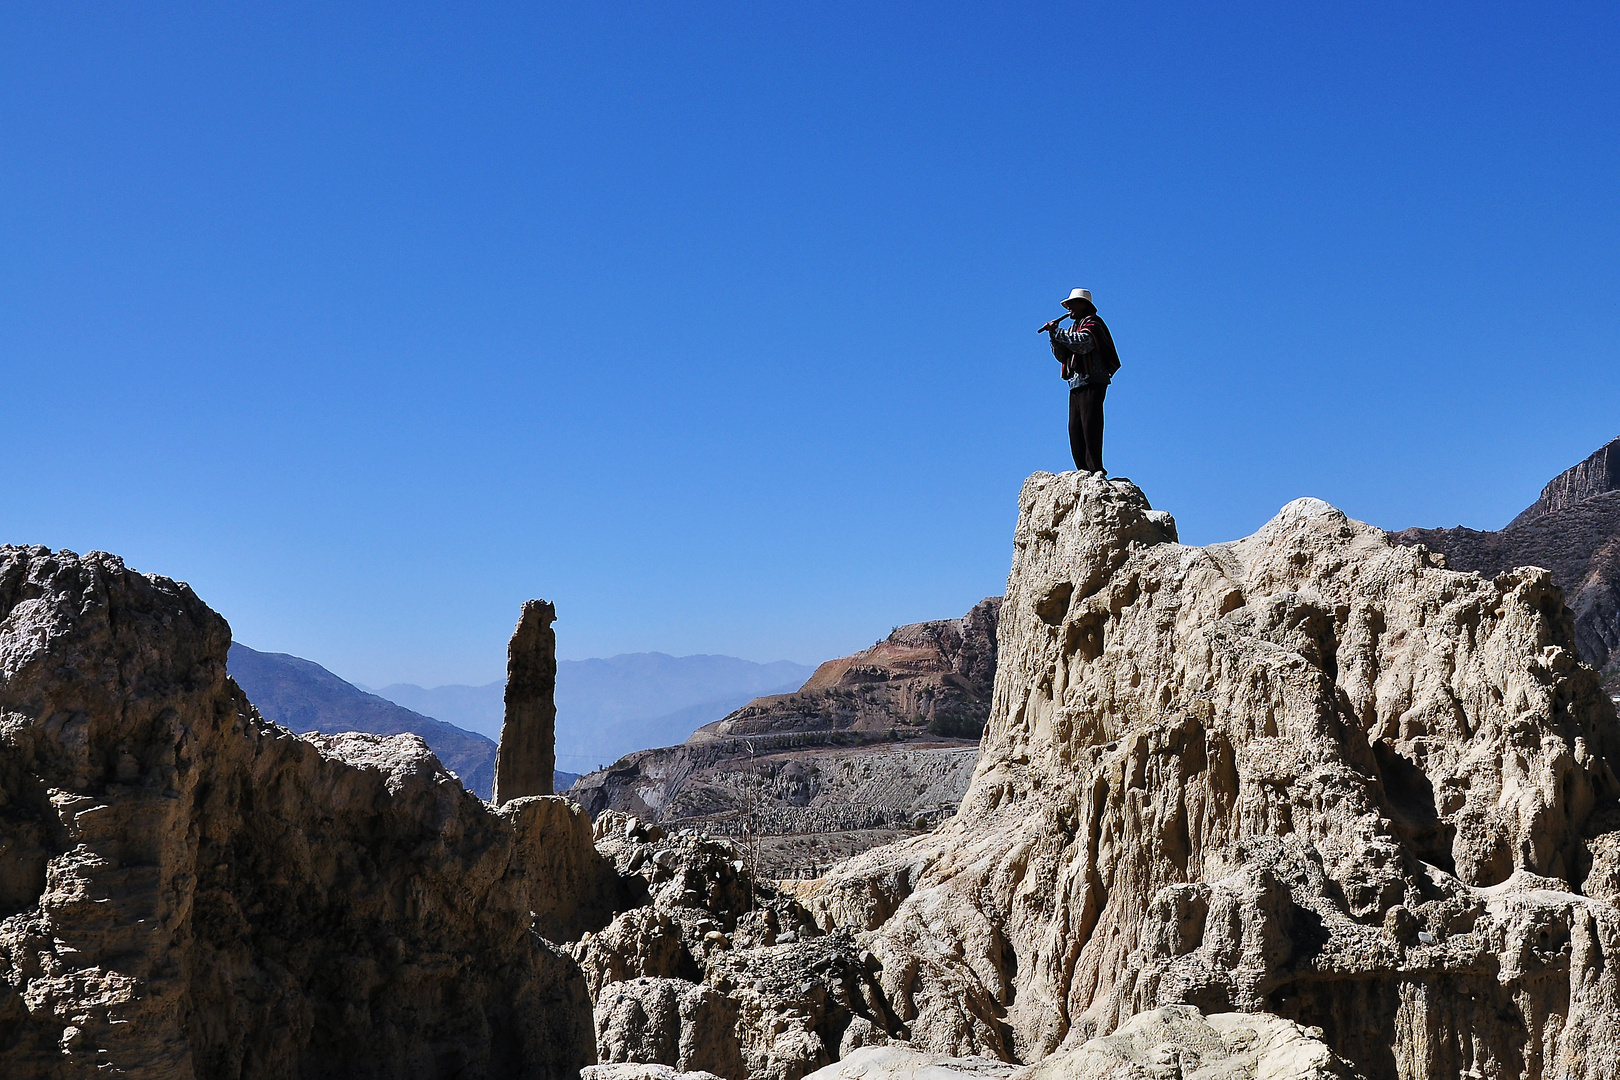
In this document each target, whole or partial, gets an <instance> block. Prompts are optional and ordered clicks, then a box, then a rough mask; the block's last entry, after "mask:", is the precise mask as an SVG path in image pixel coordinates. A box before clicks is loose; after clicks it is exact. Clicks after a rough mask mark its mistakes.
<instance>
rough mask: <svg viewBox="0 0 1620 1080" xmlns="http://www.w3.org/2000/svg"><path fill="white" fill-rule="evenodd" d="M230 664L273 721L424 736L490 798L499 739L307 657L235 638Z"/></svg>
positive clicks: (470, 786)
mask: <svg viewBox="0 0 1620 1080" xmlns="http://www.w3.org/2000/svg"><path fill="white" fill-rule="evenodd" d="M226 663H227V664H228V665H229V669H230V676H231V678H232V679H234V680H235V681H236V685H237V686H240V687H241V688H242V691H243V692H244V693H246V694H247V696H248V699H249V700H250V701H252V702H253V706H254V708H256V709H258V710H259V715H260V716H263V717H264V718H265V719H266V720H268V721H270V722H271V723H273V724H279V725H280V726H282V727H284V728H287V729H288V730H289V731H319V732H323V733H325V734H328V735H335V734H338V733H341V732H347V731H363V732H369V733H370V734H372V735H403V734H406V733H407V732H408V733H410V734H412V735H420V736H421V737H422V741H423V742H425V743H427V744H428V749H430V750H432V751H433V756H434V757H436V758H438V759H439V761H440V763H441V764H443V765H444V766H445V768H447V769H449V770H450V771H451V772H453V773H455V774H456V775H457V776H459V777H461V782H462V783H463V784H466V785H467V790H468V791H470V792H472V793H473V794H474V795H477V796H478V797H479V798H488V797H489V793H490V790H491V787H492V786H493V784H494V783H495V744H494V743H492V742H490V741H489V740H488V739H486V738H484V737H483V736H482V735H479V734H476V733H475V732H471V731H463V730H462V729H461V728H458V727H455V726H453V725H451V724H446V723H444V722H443V721H442V720H435V719H434V718H433V717H431V716H423V715H422V714H421V713H416V712H412V711H411V710H410V709H407V708H404V707H403V706H400V705H396V704H394V703H393V702H392V701H388V700H386V699H384V698H380V697H378V696H377V695H376V694H368V693H366V692H365V691H364V690H361V689H360V688H359V687H357V686H353V685H351V684H349V683H346V682H344V681H343V680H342V679H340V678H338V677H337V676H336V675H334V674H332V673H331V672H330V671H327V670H326V669H325V668H323V667H321V666H320V665H319V664H317V663H314V662H313V661H310V660H305V659H303V658H302V657H298V656H288V655H287V654H285V653H262V652H258V651H256V650H254V649H250V648H248V647H247V646H245V645H243V644H242V643H241V642H238V641H233V642H231V652H230V656H229V657H228V658H227V661H226Z"/></svg>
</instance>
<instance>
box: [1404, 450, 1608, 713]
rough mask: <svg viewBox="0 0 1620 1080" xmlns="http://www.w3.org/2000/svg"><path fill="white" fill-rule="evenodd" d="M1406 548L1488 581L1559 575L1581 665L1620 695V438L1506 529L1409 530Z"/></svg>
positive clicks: (1555, 483) (1561, 478) (1560, 479)
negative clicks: (1531, 570) (1519, 569)
mask: <svg viewBox="0 0 1620 1080" xmlns="http://www.w3.org/2000/svg"><path fill="white" fill-rule="evenodd" d="M1394 536H1395V539H1397V540H1399V541H1400V542H1402V543H1408V544H1423V545H1424V546H1426V547H1428V548H1429V549H1430V550H1431V551H1438V552H1441V553H1442V554H1443V555H1444V556H1445V558H1446V565H1448V566H1449V567H1450V568H1451V569H1453V570H1476V571H1478V572H1479V573H1481V574H1484V575H1485V576H1486V577H1495V576H1496V575H1497V574H1500V573H1503V572H1504V571H1507V570H1511V569H1513V568H1514V567H1515V566H1541V567H1545V568H1546V569H1548V570H1550V571H1552V578H1553V582H1554V583H1555V584H1556V585H1558V586H1559V587H1560V588H1561V589H1563V590H1564V595H1565V597H1566V598H1567V600H1568V603H1569V607H1570V610H1571V611H1572V612H1573V613H1574V616H1575V647H1576V650H1577V651H1578V652H1579V654H1580V656H1581V659H1583V660H1585V661H1586V662H1587V663H1589V664H1591V665H1592V666H1593V667H1596V668H1598V669H1599V670H1605V669H1607V673H1608V675H1609V676H1610V684H1609V685H1610V690H1611V692H1614V693H1617V694H1620V439H1616V440H1614V441H1613V442H1611V443H1609V444H1608V445H1607V446H1604V447H1602V448H1601V449H1599V450H1598V451H1597V452H1596V453H1594V454H1592V455H1591V456H1590V457H1588V458H1587V459H1586V460H1585V461H1583V462H1581V463H1580V464H1579V465H1575V466H1573V467H1571V468H1569V469H1566V470H1565V471H1564V472H1562V473H1560V474H1559V475H1558V476H1556V477H1554V478H1553V479H1552V481H1551V482H1550V483H1548V485H1547V486H1546V488H1544V489H1543V490H1542V492H1541V497H1540V498H1539V499H1537V500H1536V501H1535V502H1534V503H1532V504H1530V505H1529V506H1528V507H1526V508H1525V509H1524V511H1523V512H1522V513H1520V514H1519V516H1518V517H1516V518H1514V519H1513V520H1512V521H1511V522H1509V523H1508V525H1507V527H1506V528H1503V529H1501V530H1498V531H1496V532H1481V531H1479V530H1477V529H1465V528H1462V527H1460V526H1459V527H1457V528H1454V529H1405V530H1403V531H1401V532H1398V533H1395V534H1394Z"/></svg>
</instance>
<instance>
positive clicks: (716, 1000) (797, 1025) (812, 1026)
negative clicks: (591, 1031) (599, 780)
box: [570, 811, 901, 1080]
mask: <svg viewBox="0 0 1620 1080" xmlns="http://www.w3.org/2000/svg"><path fill="white" fill-rule="evenodd" d="M596 833H597V837H598V842H597V847H598V850H599V851H601V852H602V853H604V854H605V855H608V856H610V857H611V858H612V859H613V862H614V865H615V867H616V868H617V869H618V870H619V871H620V872H621V873H622V874H624V875H626V876H627V878H628V879H629V880H630V881H632V882H634V883H636V884H639V885H640V886H641V887H642V888H643V889H644V890H645V892H644V896H645V900H646V902H645V904H643V905H642V906H639V907H634V908H631V909H630V910H627V911H624V912H622V913H621V914H620V915H619V916H618V917H617V918H615V919H614V920H613V922H612V923H611V924H609V925H608V926H607V927H606V928H605V929H603V930H602V931H601V932H599V933H595V934H586V935H585V936H584V937H583V938H582V939H581V940H580V941H578V942H577V943H575V944H574V945H572V946H571V947H570V950H571V952H572V954H573V955H574V957H575V958H576V959H577V960H578V961H579V964H580V967H581V969H582V970H583V971H584V972H585V978H586V983H587V985H588V987H589V990H590V994H591V999H592V1001H593V1002H594V1003H595V1017H596V1038H597V1053H598V1055H599V1058H600V1060H601V1062H602V1063H603V1065H604V1066H605V1065H609V1064H615V1063H639V1064H644V1065H663V1066H667V1067H669V1068H672V1069H676V1068H678V1069H680V1070H682V1071H683V1072H692V1071H702V1072H708V1073H714V1074H716V1075H717V1076H721V1077H724V1078H726V1080H799V1078H800V1077H802V1076H804V1075H805V1074H806V1073H807V1072H809V1071H811V1070H812V1069H815V1068H817V1067H818V1066H821V1065H825V1064H827V1063H829V1062H831V1061H833V1060H835V1059H836V1058H838V1057H839V1056H841V1055H843V1054H847V1053H849V1052H850V1051H851V1050H853V1049H855V1048H857V1047H859V1046H862V1045H866V1044H868V1043H881V1042H885V1041H887V1040H888V1039H889V1038H890V1037H892V1036H897V1035H898V1034H899V1033H900V1031H901V1026H900V1024H899V1022H898V1020H897V1019H896V1017H895V1016H894V1015H893V1013H892V1012H891V1011H890V1010H889V1008H888V1006H887V1004H886V1000H885V998H884V996H883V992H882V990H881V989H880V987H879V985H878V979H877V975H876V968H877V963H876V960H875V958H873V957H872V956H871V954H870V953H868V952H866V951H865V950H863V949H861V948H860V947H859V946H858V945H856V943H855V942H854V940H853V938H852V936H851V935H850V933H849V932H848V931H837V932H834V933H831V934H823V933H822V932H821V931H820V929H818V927H817V926H816V924H815V922H814V921H813V920H812V919H811V918H810V917H809V916H808V914H807V913H806V912H805V910H804V908H803V907H802V906H801V905H800V904H799V903H798V902H797V901H796V900H794V899H793V897H792V896H791V895H789V894H787V893H786V892H784V891H782V890H780V889H779V888H777V886H776V885H775V884H774V883H772V882H768V881H756V880H753V879H752V877H751V875H750V873H749V872H748V867H747V859H748V856H747V853H746V852H745V851H744V850H743V849H742V848H740V847H739V846H738V845H736V844H733V843H731V842H730V841H727V840H724V839H721V838H718V837H708V836H702V835H695V834H692V833H691V832H690V831H686V832H684V833H683V834H678V835H670V834H667V833H666V832H665V831H664V829H663V828H662V827H660V826H658V825H656V824H649V823H644V822H641V821H639V820H638V819H636V818H633V817H629V816H627V815H624V814H619V813H616V812H611V811H610V812H608V813H605V814H603V815H602V816H601V817H599V818H598V819H597V821H596ZM603 1075H606V1074H603Z"/></svg>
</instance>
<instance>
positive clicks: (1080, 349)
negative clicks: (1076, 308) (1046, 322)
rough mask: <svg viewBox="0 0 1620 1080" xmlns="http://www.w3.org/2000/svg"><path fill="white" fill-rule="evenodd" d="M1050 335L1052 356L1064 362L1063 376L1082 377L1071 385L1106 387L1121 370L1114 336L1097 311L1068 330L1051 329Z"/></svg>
mask: <svg viewBox="0 0 1620 1080" xmlns="http://www.w3.org/2000/svg"><path fill="white" fill-rule="evenodd" d="M1051 336H1052V355H1053V356H1055V357H1057V358H1058V360H1059V361H1060V362H1061V363H1062V364H1063V377H1064V378H1065V379H1068V380H1073V379H1074V378H1075V377H1076V376H1079V382H1078V383H1076V382H1072V381H1071V382H1070V385H1071V386H1107V385H1108V382H1109V380H1111V379H1112V378H1113V377H1114V372H1116V371H1118V370H1119V353H1118V352H1117V351H1116V350H1115V349H1114V336H1113V335H1112V334H1110V333H1109V332H1108V325H1107V324H1106V323H1104V322H1103V321H1102V320H1101V319H1100V318H1098V317H1097V313H1096V312H1092V313H1091V314H1090V315H1087V316H1085V317H1084V318H1083V319H1080V320H1079V321H1078V322H1076V323H1075V324H1074V326H1072V327H1071V328H1069V329H1067V330H1064V329H1061V328H1059V329H1054V330H1052V331H1051Z"/></svg>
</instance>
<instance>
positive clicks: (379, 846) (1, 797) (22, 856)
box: [0, 547, 619, 1080]
mask: <svg viewBox="0 0 1620 1080" xmlns="http://www.w3.org/2000/svg"><path fill="white" fill-rule="evenodd" d="M229 644H230V632H229V628H228V627H227V626H226V624H225V621H224V620H223V619H221V618H220V617H219V616H218V615H217V614H215V613H214V612H212V611H210V610H209V609H208V608H207V607H206V606H205V605H204V604H203V603H202V602H201V601H200V600H198V599H197V597H196V596H195V595H194V594H193V593H192V591H191V590H190V589H189V588H188V587H187V586H185V585H183V584H180V583H177V582H174V581H171V580H169V579H167V578H162V577H157V576H148V575H142V574H139V573H136V572H134V571H131V570H129V569H128V568H126V567H125V566H124V564H123V563H122V562H121V561H120V560H119V559H117V558H116V557H113V556H110V555H105V554H100V553H91V554H88V555H85V556H83V557H79V556H76V555H74V554H72V553H70V552H51V551H49V550H47V549H45V548H15V547H8V548H0V1075H4V1076H6V1077H17V1078H29V1080H32V1078H67V1077H88V1076H91V1075H95V1076H103V1075H113V1076H122V1077H132V1078H145V1080H189V1078H191V1077H198V1078H212V1077H230V1078H233V1080H236V1078H240V1080H257V1078H271V1077H276V1078H280V1077H301V1078H316V1077H333V1078H337V1077H344V1078H349V1077H377V1078H384V1077H386V1078H390V1080H395V1078H401V1077H449V1076H459V1077H469V1078H473V1077H489V1078H492V1080H493V1078H497V1077H500V1078H505V1077H520V1076H521V1077H535V1078H542V1077H560V1076H574V1075H576V1074H577V1073H578V1071H579V1069H580V1068H581V1067H582V1066H584V1065H586V1064H589V1063H591V1062H592V1061H594V1057H595V1047H594V1042H595V1039H594V1032H593V1031H592V1029H591V1010H590V1003H589V1001H588V998H587V990H586V985H585V981H584V979H583V977H582V976H581V974H580V972H579V969H578V967H577V965H576V964H575V962H574V961H573V960H572V959H571V958H570V957H569V956H567V955H566V954H564V953H562V952H561V951H560V950H558V949H557V948H556V947H554V946H552V945H550V944H549V943H548V941H547V940H545V937H543V936H542V935H546V936H549V937H551V938H553V939H554V940H561V939H563V938H566V937H571V936H575V935H578V934H581V933H584V932H585V930H586V929H588V928H591V927H598V926H601V925H602V924H603V923H604V922H606V921H607V919H608V918H610V917H611V914H612V911H613V910H614V908H615V907H616V906H619V905H617V901H616V891H617V889H618V888H619V879H618V878H617V876H616V875H615V874H614V873H613V871H612V868H611V867H610V866H608V865H607V864H606V863H605V862H604V861H603V860H602V858H601V857H600V856H599V855H598V854H597V853H596V851H595V850H594V848H593V846H592V844H591V834H590V826H589V823H588V821H587V820H586V819H585V818H584V816H583V814H582V813H581V812H580V811H579V810H578V809H577V807H574V806H572V805H570V804H568V803H567V802H566V801H564V800H561V799H555V798H551V799H547V798H537V799H520V800H517V801H515V802H512V803H509V804H508V805H507V806H505V807H503V808H502V810H501V812H500V813H499V814H497V813H495V812H493V811H491V810H490V809H489V808H488V807H487V806H486V805H485V804H483V803H482V802H480V801H479V800H478V799H477V798H476V797H474V796H473V795H471V794H470V793H468V792H467V791H466V789H465V788H463V787H462V785H461V784H460V783H458V782H456V780H455V778H454V777H452V776H451V775H450V774H449V773H447V772H446V771H445V770H444V769H443V767H442V766H441V765H440V764H439V762H438V761H437V759H435V758H434V757H433V755H432V754H431V753H430V752H429V751H428V749H427V747H426V745H425V744H424V743H423V742H422V741H421V740H420V739H419V738H418V737H416V736H414V735H396V736H387V737H384V736H375V735H356V734H348V735H343V734H336V735H314V736H310V737H308V738H300V737H298V736H295V735H293V734H292V733H291V732H289V731H287V730H285V729H283V728H279V727H276V726H274V725H272V724H269V723H266V722H265V721H264V720H263V719H262V718H261V717H260V716H259V715H258V713H257V711H256V710H255V709H254V708H253V707H252V706H251V705H250V704H249V703H248V701H247V699H246V698H245V697H244V696H243V695H242V693H241V691H240V690H238V689H237V687H236V686H235V684H234V683H233V682H232V681H231V680H230V679H229V678H228V677H227V675H226V668H225V662H226V649H227V647H228V646H229Z"/></svg>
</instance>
